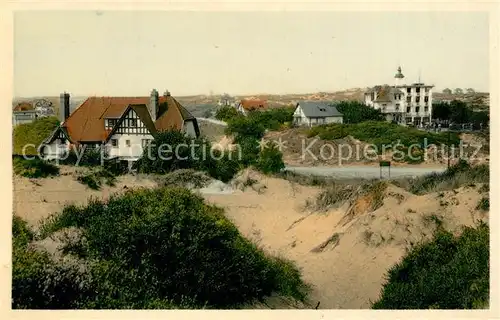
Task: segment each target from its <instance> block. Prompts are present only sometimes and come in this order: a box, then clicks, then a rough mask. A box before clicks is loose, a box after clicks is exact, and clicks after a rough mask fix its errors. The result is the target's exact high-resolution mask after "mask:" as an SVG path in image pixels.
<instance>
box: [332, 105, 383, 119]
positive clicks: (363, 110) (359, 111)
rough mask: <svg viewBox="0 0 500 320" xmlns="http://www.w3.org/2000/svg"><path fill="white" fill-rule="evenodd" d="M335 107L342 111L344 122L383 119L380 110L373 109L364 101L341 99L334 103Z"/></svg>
mask: <svg viewBox="0 0 500 320" xmlns="http://www.w3.org/2000/svg"><path fill="white" fill-rule="evenodd" d="M334 106H335V107H336V109H337V110H338V111H339V112H340V113H342V116H343V122H344V123H360V122H364V121H385V118H384V115H383V114H382V113H381V112H380V110H377V109H373V108H372V107H369V106H367V105H365V104H364V103H361V102H357V101H343V102H339V103H337V104H334Z"/></svg>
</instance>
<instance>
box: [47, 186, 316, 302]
mask: <svg viewBox="0 0 500 320" xmlns="http://www.w3.org/2000/svg"><path fill="white" fill-rule="evenodd" d="M67 227H77V228H79V229H81V230H82V232H83V237H82V239H84V240H82V241H81V242H80V243H79V244H78V245H76V246H75V245H72V248H73V249H72V250H73V251H71V250H70V253H72V254H75V255H80V256H81V257H85V258H86V259H88V260H89V261H95V262H96V263H95V266H93V267H92V272H91V274H92V279H93V280H91V281H90V283H92V285H93V286H97V288H96V290H97V291H96V292H98V294H95V296H90V297H87V298H86V299H84V301H86V307H92V308H109V307H110V306H112V307H116V308H130V307H132V308H151V307H154V306H158V305H160V307H161V306H165V305H167V306H168V305H170V306H183V305H184V306H185V307H189V308H199V307H208V308H234V307H238V306H241V305H242V304H245V303H249V302H252V301H254V300H255V299H261V298H263V297H265V296H267V295H270V294H271V293H272V292H277V293H278V294H281V295H285V296H291V297H294V298H296V299H300V300H303V299H305V297H306V293H307V291H308V290H307V286H305V285H304V284H303V282H302V280H301V279H300V273H299V271H298V270H297V269H296V268H295V267H294V266H293V265H292V264H291V263H290V262H288V261H285V260H283V259H277V258H274V257H270V256H267V255H266V254H265V253H264V252H263V251H262V250H260V249H258V248H257V247H256V246H255V245H254V244H253V243H251V242H250V241H248V240H246V239H245V238H243V237H242V236H241V234H240V233H239V231H238V230H237V229H236V227H235V226H234V225H233V224H232V223H231V222H230V221H229V220H228V219H227V218H226V217H225V216H224V215H223V212H222V209H219V208H217V207H214V206H210V205H207V204H205V203H204V202H203V199H202V198H201V197H200V196H197V195H194V194H193V193H191V192H189V191H188V190H186V189H182V188H161V189H156V190H147V189H145V190H138V191H129V192H127V193H125V194H124V195H121V196H113V197H112V198H111V199H109V201H107V202H101V201H98V200H92V201H90V202H89V204H88V205H87V206H85V207H76V206H70V207H66V208H65V209H64V210H63V212H61V213H60V214H58V215H54V216H52V217H50V218H49V219H47V220H46V221H45V222H44V223H43V224H42V231H43V232H42V234H43V235H48V234H50V233H52V232H54V231H57V230H60V229H62V228H67ZM75 248H78V249H75Z"/></svg>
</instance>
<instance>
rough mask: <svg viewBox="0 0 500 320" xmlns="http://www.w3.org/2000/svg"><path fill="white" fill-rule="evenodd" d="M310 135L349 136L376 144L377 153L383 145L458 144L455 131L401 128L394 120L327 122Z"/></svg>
mask: <svg viewBox="0 0 500 320" xmlns="http://www.w3.org/2000/svg"><path fill="white" fill-rule="evenodd" d="M308 136H309V137H314V136H319V137H320V138H321V139H325V140H334V139H341V138H345V137H347V136H352V137H354V138H356V139H358V140H361V141H363V142H366V143H369V144H372V145H374V146H376V148H377V151H378V153H379V154H380V153H381V152H382V146H386V150H390V149H391V147H390V146H395V145H396V144H398V143H399V144H400V145H401V147H402V148H401V149H400V150H406V149H407V148H408V147H409V146H411V145H419V146H420V147H421V148H424V147H425V143H426V145H427V146H429V145H431V144H435V145H437V146H439V145H441V144H443V145H452V144H453V145H455V146H458V145H459V144H460V138H459V137H458V134H457V133H451V134H450V135H449V136H448V133H432V132H426V131H421V130H418V129H415V128H409V127H404V126H401V125H398V124H395V123H389V122H379V121H366V122H362V123H357V124H336V123H335V124H328V125H322V126H317V127H313V128H311V129H310V130H309V132H308Z"/></svg>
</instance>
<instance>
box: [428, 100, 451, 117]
mask: <svg viewBox="0 0 500 320" xmlns="http://www.w3.org/2000/svg"><path fill="white" fill-rule="evenodd" d="M450 116H451V110H450V104H449V103H446V102H438V103H434V104H433V105H432V118H433V119H439V120H450Z"/></svg>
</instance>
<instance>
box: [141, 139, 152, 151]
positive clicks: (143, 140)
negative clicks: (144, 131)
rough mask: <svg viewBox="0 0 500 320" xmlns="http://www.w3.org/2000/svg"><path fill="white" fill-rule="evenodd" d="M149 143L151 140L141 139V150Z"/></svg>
mask: <svg viewBox="0 0 500 320" xmlns="http://www.w3.org/2000/svg"><path fill="white" fill-rule="evenodd" d="M150 143H151V139H142V140H141V145H142V148H143V149H144V148H146V147H147V146H148V145H149V144H150Z"/></svg>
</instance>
